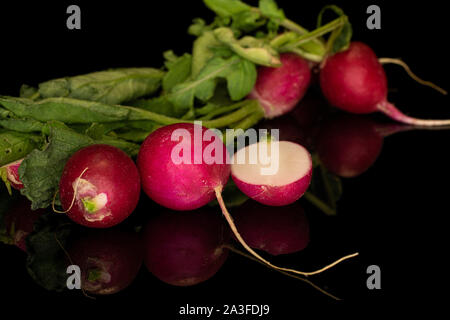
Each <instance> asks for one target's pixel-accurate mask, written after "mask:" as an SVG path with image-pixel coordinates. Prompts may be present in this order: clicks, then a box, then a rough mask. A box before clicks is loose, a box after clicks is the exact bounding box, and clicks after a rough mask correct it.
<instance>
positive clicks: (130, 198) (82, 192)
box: [59, 144, 141, 228]
mask: <svg viewBox="0 0 450 320" xmlns="http://www.w3.org/2000/svg"><path fill="white" fill-rule="evenodd" d="M140 189H141V187H140V178H139V172H138V170H137V168H136V165H135V164H134V162H133V160H131V158H130V157H128V155H127V154H126V153H125V152H123V151H122V150H120V149H118V148H116V147H112V146H109V145H102V144H98V145H92V146H88V147H85V148H83V149H81V150H79V151H77V152H76V153H75V154H73V155H72V157H71V158H70V159H69V160H68V161H67V163H66V165H65V167H64V171H63V174H62V176H61V180H60V184H59V194H60V198H61V204H62V207H63V209H64V210H65V211H66V212H67V215H68V217H69V218H70V219H72V220H73V221H75V222H76V223H78V224H81V225H83V226H87V227H92V228H108V227H112V226H114V225H117V224H119V223H120V222H122V221H123V220H125V219H126V218H127V217H128V216H129V215H130V214H131V213H132V212H133V210H134V209H135V208H136V205H137V203H138V201H139V196H140Z"/></svg>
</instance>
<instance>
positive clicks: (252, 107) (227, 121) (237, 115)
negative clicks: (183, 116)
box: [203, 100, 263, 128]
mask: <svg viewBox="0 0 450 320" xmlns="http://www.w3.org/2000/svg"><path fill="white" fill-rule="evenodd" d="M249 101H250V102H248V105H247V106H245V107H242V108H241V109H239V110H237V111H235V112H233V113H230V114H228V115H226V116H223V117H221V118H217V119H214V120H209V121H205V122H203V126H205V127H207V128H223V127H227V126H229V125H231V124H232V123H236V122H238V121H240V120H242V119H243V118H245V117H247V116H248V115H250V114H252V113H258V112H263V111H262V107H261V106H260V104H259V102H258V101H257V100H249Z"/></svg>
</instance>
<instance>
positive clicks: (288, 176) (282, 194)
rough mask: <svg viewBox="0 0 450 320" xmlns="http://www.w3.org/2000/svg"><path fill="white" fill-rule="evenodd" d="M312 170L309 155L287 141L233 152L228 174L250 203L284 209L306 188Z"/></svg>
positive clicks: (299, 146)
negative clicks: (250, 199) (248, 198)
mask: <svg viewBox="0 0 450 320" xmlns="http://www.w3.org/2000/svg"><path fill="white" fill-rule="evenodd" d="M265 154H266V155H267V156H266V157H265V156H264V155H265ZM312 168H313V166H312V159H311V155H310V153H309V152H308V150H306V149H305V148H304V147H303V146H301V145H299V144H297V143H294V142H290V141H272V142H266V141H263V142H259V143H257V144H253V145H250V146H247V147H245V148H242V149H240V150H239V151H238V152H236V153H235V155H234V157H233V161H232V166H231V174H232V178H233V180H234V182H235V183H236V185H237V187H238V188H239V189H240V190H241V191H242V192H243V193H245V194H246V195H247V196H249V197H250V198H252V199H253V200H256V201H258V202H260V203H262V204H265V205H269V206H284V205H288V204H291V203H293V202H294V201H296V200H298V199H299V198H300V197H301V196H302V195H303V194H304V193H305V191H306V190H307V189H308V186H309V184H310V182H311V176H312Z"/></svg>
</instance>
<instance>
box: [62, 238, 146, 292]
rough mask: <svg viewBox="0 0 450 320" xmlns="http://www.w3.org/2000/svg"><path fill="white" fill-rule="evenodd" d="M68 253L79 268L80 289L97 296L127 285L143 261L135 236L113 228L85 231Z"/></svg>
mask: <svg viewBox="0 0 450 320" xmlns="http://www.w3.org/2000/svg"><path fill="white" fill-rule="evenodd" d="M68 255H69V257H70V259H71V260H72V261H71V264H76V265H78V266H79V267H80V269H81V286H82V288H83V290H85V291H87V292H89V293H92V294H98V295H107V294H114V293H117V292H119V291H122V290H123V289H125V288H126V287H128V286H129V285H130V284H131V282H132V281H133V280H134V279H135V278H136V276H137V274H138V272H139V269H140V268H141V265H142V261H143V254H142V244H141V242H140V238H139V237H138V235H137V234H134V233H128V232H124V231H119V230H115V229H110V230H100V231H99V230H96V231H90V232H88V234H87V235H84V236H82V237H81V238H80V239H78V240H77V241H76V242H75V243H74V244H72V246H71V247H70V248H69V250H68Z"/></svg>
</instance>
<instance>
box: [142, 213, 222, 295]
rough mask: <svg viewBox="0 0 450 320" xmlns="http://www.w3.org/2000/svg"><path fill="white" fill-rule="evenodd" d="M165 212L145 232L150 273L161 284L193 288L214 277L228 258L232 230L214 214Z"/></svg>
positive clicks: (145, 250)
mask: <svg viewBox="0 0 450 320" xmlns="http://www.w3.org/2000/svg"><path fill="white" fill-rule="evenodd" d="M210 211H211V209H209V211H206V210H203V211H202V210H197V211H193V212H170V211H169V212H164V213H163V214H161V215H159V216H157V217H156V218H153V219H151V220H150V221H149V223H148V224H147V226H146V227H145V229H144V257H145V265H146V266H147V268H148V270H149V271H150V272H151V273H152V274H153V275H154V276H156V277H157V278H158V279H160V280H161V281H163V282H165V283H168V284H171V285H175V286H192V285H195V284H198V283H201V282H204V281H206V280H208V279H210V278H211V277H212V276H214V275H215V274H216V273H217V272H218V271H219V269H220V268H221V267H222V265H223V264H224V262H225V260H226V259H227V257H228V249H227V248H226V247H225V245H226V243H227V241H228V240H229V236H230V233H229V229H228V228H227V226H226V225H224V223H223V220H222V219H221V218H220V216H218V215H215V214H214V212H210Z"/></svg>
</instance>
